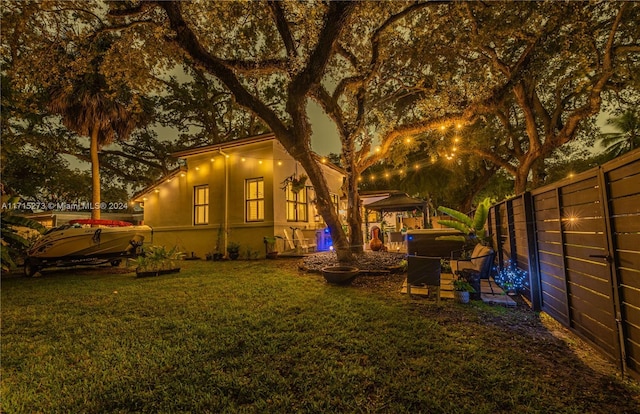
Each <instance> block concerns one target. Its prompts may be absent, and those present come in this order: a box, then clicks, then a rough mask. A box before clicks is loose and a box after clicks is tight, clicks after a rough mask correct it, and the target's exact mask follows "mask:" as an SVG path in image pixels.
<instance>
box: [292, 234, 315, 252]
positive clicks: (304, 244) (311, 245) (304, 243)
mask: <svg viewBox="0 0 640 414" xmlns="http://www.w3.org/2000/svg"><path fill="white" fill-rule="evenodd" d="M293 235H294V237H295V239H294V240H297V241H298V243H299V245H300V248H301V249H302V251H303V252H304V253H308V252H309V249H313V250H314V251H315V250H316V247H317V244H316V242H315V240H312V239H307V238H305V237H304V234H303V233H302V230H300V229H295V230H294V231H293Z"/></svg>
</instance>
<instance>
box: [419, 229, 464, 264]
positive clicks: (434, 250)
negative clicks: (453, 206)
mask: <svg viewBox="0 0 640 414" xmlns="http://www.w3.org/2000/svg"><path fill="white" fill-rule="evenodd" d="M460 235H462V233H460V232H459V231H457V230H450V229H420V230H409V231H407V253H408V254H411V255H417V256H431V257H445V258H449V257H451V252H452V251H454V250H460V249H462V247H463V245H464V242H462V241H453V240H436V239H437V238H438V237H440V236H460Z"/></svg>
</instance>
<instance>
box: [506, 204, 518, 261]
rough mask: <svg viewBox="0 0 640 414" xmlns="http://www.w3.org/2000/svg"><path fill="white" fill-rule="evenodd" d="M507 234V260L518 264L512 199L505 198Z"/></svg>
mask: <svg viewBox="0 0 640 414" xmlns="http://www.w3.org/2000/svg"><path fill="white" fill-rule="evenodd" d="M507 236H508V237H509V260H510V261H511V265H514V264H515V265H516V266H517V265H518V246H517V245H516V225H515V223H514V214H513V199H511V200H507Z"/></svg>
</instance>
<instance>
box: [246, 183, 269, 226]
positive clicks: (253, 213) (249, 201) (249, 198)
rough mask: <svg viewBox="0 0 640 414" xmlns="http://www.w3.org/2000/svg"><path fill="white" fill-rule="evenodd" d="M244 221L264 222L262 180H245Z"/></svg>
mask: <svg viewBox="0 0 640 414" xmlns="http://www.w3.org/2000/svg"><path fill="white" fill-rule="evenodd" d="M245 199H246V220H247V221H264V179H263V178H250V179H248V180H246V195H245Z"/></svg>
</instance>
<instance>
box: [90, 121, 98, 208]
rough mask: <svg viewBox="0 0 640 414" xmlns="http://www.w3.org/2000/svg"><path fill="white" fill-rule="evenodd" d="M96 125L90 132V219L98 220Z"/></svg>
mask: <svg viewBox="0 0 640 414" xmlns="http://www.w3.org/2000/svg"><path fill="white" fill-rule="evenodd" d="M99 131H100V130H99V129H98V126H97V125H94V127H93V130H92V131H91V144H90V152H91V186H92V188H91V207H92V208H91V218H92V219H94V220H98V219H100V160H99V159H98V133H99Z"/></svg>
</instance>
